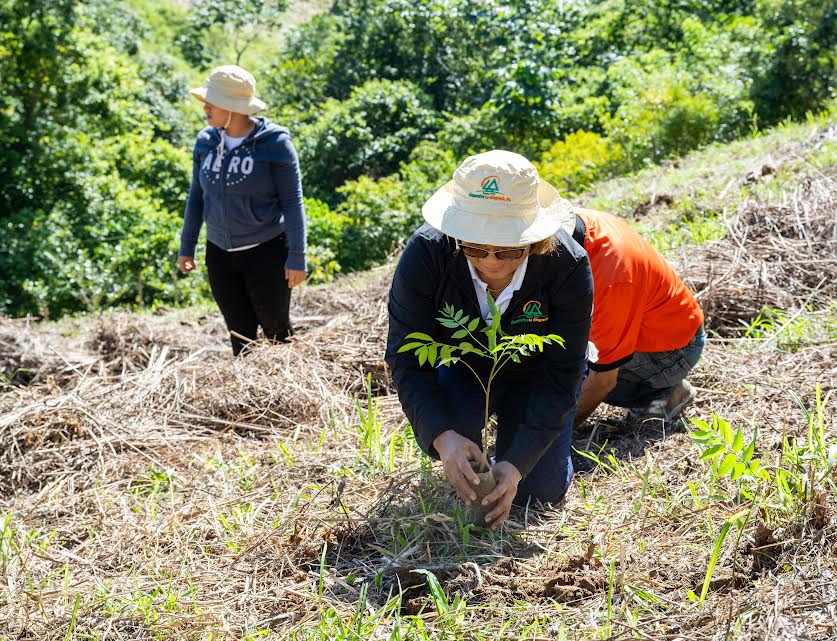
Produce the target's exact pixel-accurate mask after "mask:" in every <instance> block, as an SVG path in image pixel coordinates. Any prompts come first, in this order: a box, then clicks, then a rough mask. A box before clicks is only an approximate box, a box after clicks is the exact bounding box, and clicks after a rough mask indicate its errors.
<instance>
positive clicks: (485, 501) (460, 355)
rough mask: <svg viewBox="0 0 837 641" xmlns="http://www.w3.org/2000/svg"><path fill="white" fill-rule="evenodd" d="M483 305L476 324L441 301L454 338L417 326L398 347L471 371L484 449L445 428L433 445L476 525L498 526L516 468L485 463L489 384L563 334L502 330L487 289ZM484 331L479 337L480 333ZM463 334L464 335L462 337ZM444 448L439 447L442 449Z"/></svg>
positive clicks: (443, 318) (423, 360) (517, 478)
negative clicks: (480, 368)
mask: <svg viewBox="0 0 837 641" xmlns="http://www.w3.org/2000/svg"><path fill="white" fill-rule="evenodd" d="M487 300H488V308H489V310H490V312H491V324H490V325H489V326H487V327H483V328H482V329H479V330H478V328H479V326H480V318H478V317H477V318H470V317H469V316H466V315H465V314H464V312H463V311H462V310H457V309H454V307H453V306H452V305H447V304H446V305H444V307H443V308H442V310H441V314H442V315H441V316H440V317H437V318H436V320H437V321H439V323H441V324H442V326H443V327H446V328H448V329H453V330H455V331H454V333H453V335H452V338H453V340H459V341H460V342H459V343H457V344H447V343H440V342H438V341H436V340H435V339H434V338H433V337H432V336H429V335H427V334H424V333H422V332H413V333H411V334H408V335H407V336H406V337H405V340H406V341H407V342H405V344H404V345H402V346H401V347H400V349H399V350H398V351H399V352H408V351H413V352H414V353H415V355H416V357H417V358H418V361H419V365H424V364H425V363H427V364H429V365H430V366H431V367H437V366H443V365H444V366H453V365H456V364H460V365H461V366H464V367H467V368H468V370H470V372H471V373H472V374H473V375H474V377H475V378H476V380H477V382H478V383H479V384H480V387H481V388H482V390H483V393H484V394H485V412H484V414H483V423H482V443H483V449H480V447H479V446H478V445H477V444H476V443H474V442H473V441H471V440H470V439H468V438H465V437H464V436H462V435H460V434H458V433H456V432H454V431H453V430H449V431H448V432H445V433H444V434H443V435H441V436H440V437H437V440H439V439H441V441H440V443H439V444H440V445H442V447H441V448H440V447H438V446H437V448H436V449H437V450H439V454H440V456H441V458H442V461H443V465H444V468H445V474H446V475H447V478H448V481H449V482H450V483H451V485H452V486H453V487H454V489H456V491H457V494H459V496H460V498H462V499H464V500H465V501H466V503H468V504H469V505H471V507H472V517H473V521H474V523H476V524H477V525H486V524H489V525H491V527H492V528H496V527H497V526H499V525H500V524H501V523H502V522H503V521H504V520H505V519H506V517H507V516H508V514H509V510H510V509H511V505H512V501H513V500H514V497H515V494H516V493H517V485H518V483H519V482H520V480H521V476H520V472H519V471H518V470H517V468H516V467H514V465H512V464H511V463H509V462H507V461H499V462H497V464H496V465H495V466H494V468H493V470H492V468H491V466H489V464H488V457H487V455H486V451H487V449H488V446H487V444H488V419H489V401H490V399H491V386H492V384H493V383H494V382H495V380H496V378H497V375H498V374H499V373H500V371H501V370H502V369H503V367H505V366H506V365H507V364H508V363H509V362H510V361H513V362H515V363H520V361H521V359H522V358H525V357H527V356H530V355H532V354H534V353H535V352H543V347H544V345H551V344H553V343H554V344H556V345H559V346H561V347H563V346H564V339H563V338H561V337H560V336H558V335H557V334H548V335H546V336H541V335H539V334H506V333H505V332H504V331H503V329H502V327H501V324H500V318H501V312H500V310H499V309H498V308H497V306H496V305H495V303H494V299H493V298H492V296H491V294H487ZM480 333H481V334H484V336H483V337H480V336H479V334H480ZM466 339H468V340H466ZM471 354H473V355H475V356H479V357H482V358H486V359H489V360H491V369H490V370H489V373H488V379H487V380H483V378H482V377H481V376H480V375H479V374H478V373H477V372H476V370H474V368H473V367H472V366H471V365H470V364H469V363H468V361H467V360H465V358H464V357H466V356H468V355H471ZM442 450H444V451H442Z"/></svg>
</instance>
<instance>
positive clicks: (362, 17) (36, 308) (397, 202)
mask: <svg viewBox="0 0 837 641" xmlns="http://www.w3.org/2000/svg"><path fill="white" fill-rule="evenodd" d="M128 4H129V5H130V6H133V7H135V8H136V7H143V8H144V9H143V10H142V11H139V10H138V11H136V12H134V11H131V10H129V9H128V8H126V3H125V2H117V1H116V0H88V1H85V2H83V3H82V2H79V1H77V0H27V1H25V2H24V1H23V0H0V24H2V25H3V27H2V28H0V77H2V78H3V80H4V82H3V83H2V84H0V126H2V128H3V131H4V132H5V134H6V141H5V143H6V144H5V145H4V146H3V150H2V152H0V154H2V160H0V309H3V310H5V311H6V312H7V313H11V314H21V313H27V312H30V313H36V314H49V315H53V316H54V315H58V314H61V313H65V312H70V311H76V310H94V309H99V308H101V307H103V306H108V305H124V304H137V305H148V304H152V303H154V302H155V301H168V302H182V301H189V300H193V299H194V298H195V297H196V296H200V295H202V294H204V293H205V290H206V287H205V284H204V283H203V281H202V279H201V278H200V277H198V276H196V275H192V276H190V277H189V278H182V277H181V276H179V275H178V274H177V273H176V271H175V268H174V260H173V259H174V255H175V252H176V247H177V245H176V237H177V233H178V228H179V220H180V216H181V212H182V208H183V203H184V200H185V193H186V190H187V189H188V162H189V149H190V146H191V142H190V141H191V140H192V139H193V136H194V134H195V133H196V132H197V129H198V128H199V126H200V124H199V123H200V120H199V118H198V114H199V111H198V110H197V109H196V108H195V106H194V105H191V104H190V103H189V102H188V101H187V100H185V93H186V92H185V89H186V86H187V80H186V77H185V76H184V75H183V71H184V70H185V71H186V72H187V73H190V74H191V76H190V79H191V80H192V81H194V80H195V78H197V77H200V75H201V73H203V71H202V70H205V69H206V68H208V67H211V66H213V65H215V64H220V63H227V62H234V60H230V59H229V57H230V56H233V57H235V56H240V55H241V54H242V53H243V52H244V51H245V50H246V49H247V47H248V46H249V45H248V43H249V42H250V38H251V35H252V32H253V28H254V26H261V27H264V28H267V27H271V26H274V27H275V26H278V25H281V23H282V18H281V16H280V14H279V12H280V11H281V9H282V8H283V7H284V6H285V3H284V2H279V1H277V0H273V1H267V0H265V1H260V2H255V3H249V4H247V6H246V7H245V6H244V5H242V4H241V3H234V2H233V3H231V2H227V0H212V2H206V3H197V4H195V5H193V8H192V9H191V10H187V9H184V8H182V7H181V6H180V5H174V4H173V3H172V2H171V0H131V2H130V3H128ZM228 9H229V10H228ZM176 12H180V13H177V15H178V16H179V18H178V19H177V20H173V19H171V16H172V15H175V13H176ZM154 15H160V16H166V19H165V20H160V21H158V22H155V21H154V20H152V19H151V16H154ZM141 16H142V17H141ZM835 17H836V16H835V5H834V3H833V2H828V0H806V1H805V2H803V1H802V0H738V1H734V0H678V1H677V2H670V1H668V0H583V1H581V2H573V3H567V2H563V1H560V0H501V1H498V2H490V3H487V2H483V1H481V0H430V1H427V0H335V2H334V3H333V6H332V8H331V10H330V11H328V12H326V13H323V14H320V15H318V16H315V17H314V18H313V19H312V20H310V21H309V22H307V23H304V24H302V25H301V26H299V27H297V28H295V29H294V30H291V31H290V32H288V33H286V34H285V35H284V37H283V39H282V44H281V45H280V44H279V41H278V40H276V39H272V40H271V39H268V40H267V42H269V43H271V44H270V46H272V47H273V48H274V50H273V51H270V50H269V49H268V50H265V42H266V41H265V40H264V39H263V40H261V41H259V46H258V49H259V53H260V56H261V59H263V60H268V61H269V64H268V65H267V66H266V68H264V69H258V68H255V69H253V71H254V72H255V73H256V75H257V77H258V81H259V85H260V87H261V93H262V95H263V97H264V98H265V99H266V101H267V102H268V104H269V105H270V112H268V116H269V117H271V118H272V119H274V120H277V121H279V122H280V123H281V124H283V125H286V126H289V127H290V128H291V130H292V132H293V134H294V139H295V143H296V146H297V148H298V150H299V153H300V158H301V161H302V166H303V174H304V188H305V191H306V195H307V196H308V197H309V199H308V200H307V201H306V203H307V209H308V216H309V226H310V244H311V246H312V248H311V264H312V270H313V272H314V275H315V276H316V277H317V278H320V279H327V278H330V277H331V276H332V275H333V274H334V273H335V272H337V271H339V270H341V269H342V270H344V271H345V270H350V269H357V268H363V267H367V266H369V265H371V264H374V263H375V262H376V261H380V260H382V259H384V258H385V257H386V256H387V255H388V254H389V253H390V252H391V251H392V250H393V248H394V247H395V246H396V245H397V243H398V242H400V241H403V239H404V238H406V237H407V236H408V235H409V233H410V231H411V230H412V229H413V228H414V227H415V226H416V225H417V224H418V222H419V221H420V209H421V204H422V202H423V201H424V200H425V199H426V198H427V196H428V195H429V194H430V193H431V192H432V191H433V190H434V189H435V188H437V187H438V186H440V185H441V184H442V183H444V182H445V181H446V180H448V179H449V178H450V175H451V172H452V170H453V168H454V167H455V166H456V164H457V162H458V161H460V160H461V159H462V158H463V157H464V156H466V155H468V154H470V153H474V152H477V151H480V150H484V149H489V148H495V147H501V148H506V149H512V150H515V151H519V152H520V153H523V154H525V155H527V156H528V157H530V158H532V159H533V160H534V161H536V162H537V164H538V167H539V170H540V171H541V173H542V175H543V176H544V177H545V178H547V179H548V180H550V182H552V183H553V184H555V185H556V186H557V187H558V188H559V189H560V190H562V191H566V192H569V193H570V194H572V193H579V192H581V191H583V190H584V189H585V188H587V187H588V186H589V185H590V184H592V183H593V182H595V181H596V180H600V179H602V178H605V177H609V176H612V175H616V174H621V173H627V172H631V171H634V170H636V169H638V168H640V167H642V166H643V165H645V164H648V163H657V162H660V161H661V160H664V159H666V158H671V157H675V156H678V155H681V154H683V153H685V152H687V151H689V150H691V149H694V148H696V147H700V146H702V145H704V144H707V143H709V142H713V141H718V140H728V139H732V138H735V137H738V136H741V135H745V134H748V133H750V132H751V131H754V130H757V129H758V128H762V127H766V126H770V125H773V124H775V123H777V122H780V121H782V120H783V119H785V118H788V117H791V118H797V117H802V116H804V115H805V113H806V112H808V111H814V110H818V109H821V108H823V107H825V106H827V105H828V104H829V103H830V102H831V101H833V100H834V91H835V90H834V67H835V50H837V45H836V44H835V43H836V42H837V34H836V33H835V24H837V20H835ZM163 31H165V37H162V36H161V34H162V32H163ZM261 37H264V36H263V34H262V36H261ZM224 43H225V44H226V49H224V48H223V47H221V44H224ZM313 198H316V200H314V199H313Z"/></svg>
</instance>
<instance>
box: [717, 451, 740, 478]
mask: <svg viewBox="0 0 837 641" xmlns="http://www.w3.org/2000/svg"><path fill="white" fill-rule="evenodd" d="M735 462H736V458H735V454H727V455H726V456H725V457H724V460H723V461H721V464H720V465H719V466H718V476H725V475H726V474H727V472H729V471H730V470H731V469H732V467H733V466H734V465H735Z"/></svg>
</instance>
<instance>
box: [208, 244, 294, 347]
mask: <svg viewBox="0 0 837 641" xmlns="http://www.w3.org/2000/svg"><path fill="white" fill-rule="evenodd" d="M287 258H288V243H287V239H286V237H285V234H280V235H279V236H277V237H276V238H274V239H272V240H269V241H267V242H265V243H262V244H261V245H258V246H257V247H253V248H252V249H245V250H243V251H237V252H228V251H224V250H223V249H221V248H220V247H218V245H215V244H213V243H211V242H207V243H206V271H207V274H208V275H209V286H210V288H211V289H212V296H213V297H214V298H215V302H216V303H218V307H219V308H220V309H221V313H222V314H223V315H224V321H225V322H226V323H227V329H228V330H230V341H231V342H232V348H233V354H235V355H236V356H237V355H238V353H239V352H241V350H242V349H243V348H244V346H245V345H247V344H248V343H249V342H250V341H254V340H256V339H258V337H259V334H258V330H259V325H261V326H262V330H263V331H264V335H265V338H267V339H269V340H277V341H284V340H285V339H286V338H287V337H288V336H290V335H291V334H293V333H294V330H293V327H292V326H291V319H290V316H289V315H288V308H289V307H290V304H291V290H290V288H289V287H288V281H287V280H285V260H286V259H287ZM236 334H237V335H236Z"/></svg>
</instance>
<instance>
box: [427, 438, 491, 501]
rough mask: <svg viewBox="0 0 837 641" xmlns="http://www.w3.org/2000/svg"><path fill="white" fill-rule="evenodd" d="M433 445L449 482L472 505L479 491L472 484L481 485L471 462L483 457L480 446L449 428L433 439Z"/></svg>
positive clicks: (460, 496)
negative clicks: (475, 490)
mask: <svg viewBox="0 0 837 641" xmlns="http://www.w3.org/2000/svg"><path fill="white" fill-rule="evenodd" d="M433 447H435V448H436V451H437V452H438V453H439V458H440V459H442V467H443V468H444V470H445V476H447V478H448V483H450V484H451V485H452V486H453V489H455V490H456V493H457V494H458V495H459V498H461V499H462V500H463V501H465V503H466V504H468V505H471V501H474V500H476V498H477V493H476V492H474V488H472V487H471V484H473V485H479V482H480V479H479V477H478V476H477V474H476V472H474V470H473V469H471V463H470V462H471V461H479V460H480V459H481V458H482V452H480V448H479V446H478V445H477V444H476V443H474V442H473V441H472V440H471V439H469V438H465V437H464V436H462V435H461V434H459V433H458V432H455V431H454V430H448V431H446V432H442V433H441V434H439V436H437V437H436V438H435V439H433ZM469 481H470V483H469Z"/></svg>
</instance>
